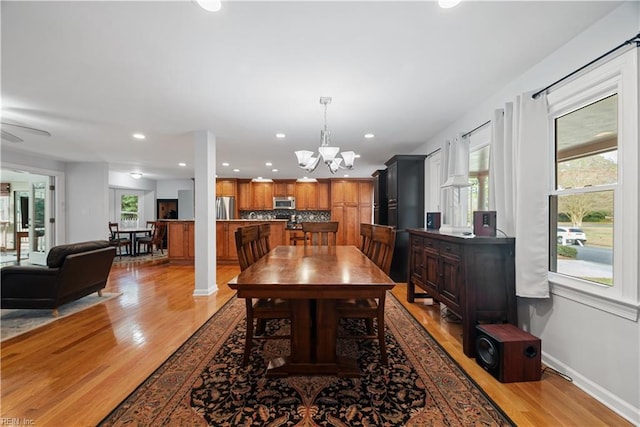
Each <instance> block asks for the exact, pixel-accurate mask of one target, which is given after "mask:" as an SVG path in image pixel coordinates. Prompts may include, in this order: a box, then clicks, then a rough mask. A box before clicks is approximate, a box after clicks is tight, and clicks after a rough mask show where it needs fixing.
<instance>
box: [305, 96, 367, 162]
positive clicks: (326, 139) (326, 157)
mask: <svg viewBox="0 0 640 427" xmlns="http://www.w3.org/2000/svg"><path fill="white" fill-rule="evenodd" d="M320 104H322V105H324V129H321V130H320V147H318V155H317V156H314V155H315V152H313V151H309V150H298V151H296V152H295V154H296V158H297V160H298V166H299V167H300V168H302V169H304V170H306V171H308V172H313V171H314V170H316V168H317V167H318V164H320V158H322V161H323V162H324V164H325V165H327V167H328V168H329V171H330V172H331V173H332V174H335V173H336V172H337V171H338V170H339V169H353V166H354V165H353V164H354V161H355V158H356V153H355V152H353V151H343V152H342V153H340V147H332V146H330V145H329V143H330V142H331V141H330V140H331V132H329V131H328V130H327V104H331V97H328V96H322V97H320ZM338 155H341V156H342V157H338ZM343 162H344V165H343V164H342V163H343Z"/></svg>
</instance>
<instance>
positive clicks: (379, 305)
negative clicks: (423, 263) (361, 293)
mask: <svg viewBox="0 0 640 427" xmlns="http://www.w3.org/2000/svg"><path fill="white" fill-rule="evenodd" d="M371 231H372V233H371V244H370V247H369V252H368V253H367V254H366V255H367V257H368V258H369V259H371V261H373V262H374V263H375V264H376V265H377V266H378V267H379V268H380V269H381V270H382V271H384V272H385V274H387V275H389V272H390V270H391V260H392V259H393V251H394V248H395V242H396V230H395V229H394V228H393V227H389V226H385V225H372V226H371ZM384 305H385V294H382V295H381V296H380V297H379V298H360V299H347V300H338V301H337V302H336V312H337V314H338V318H344V319H364V320H365V326H366V335H347V336H341V338H351V339H377V340H378V345H379V347H380V360H381V362H382V363H383V364H384V365H386V364H387V362H388V358H387V347H386V345H385V341H384ZM374 319H375V320H376V325H377V328H378V330H377V333H374V329H373V320H374Z"/></svg>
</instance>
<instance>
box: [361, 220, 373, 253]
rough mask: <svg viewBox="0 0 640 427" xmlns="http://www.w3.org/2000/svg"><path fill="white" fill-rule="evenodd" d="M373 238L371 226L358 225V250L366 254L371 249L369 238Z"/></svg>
mask: <svg viewBox="0 0 640 427" xmlns="http://www.w3.org/2000/svg"><path fill="white" fill-rule="evenodd" d="M372 236H373V224H365V223H361V224H360V250H361V251H362V252H363V253H365V254H368V253H369V250H370V248H371V237H372Z"/></svg>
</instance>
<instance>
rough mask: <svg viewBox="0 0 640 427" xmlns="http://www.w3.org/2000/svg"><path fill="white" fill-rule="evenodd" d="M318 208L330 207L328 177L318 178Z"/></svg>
mask: <svg viewBox="0 0 640 427" xmlns="http://www.w3.org/2000/svg"><path fill="white" fill-rule="evenodd" d="M317 188H318V210H321V211H328V210H330V209H331V183H330V182H329V180H328V179H319V180H318V184H317Z"/></svg>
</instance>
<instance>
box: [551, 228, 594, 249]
mask: <svg viewBox="0 0 640 427" xmlns="http://www.w3.org/2000/svg"><path fill="white" fill-rule="evenodd" d="M586 242H587V235H586V234H585V233H584V231H582V230H581V229H580V228H575V227H558V243H559V244H561V245H580V246H583V245H584V244H585V243H586Z"/></svg>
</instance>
